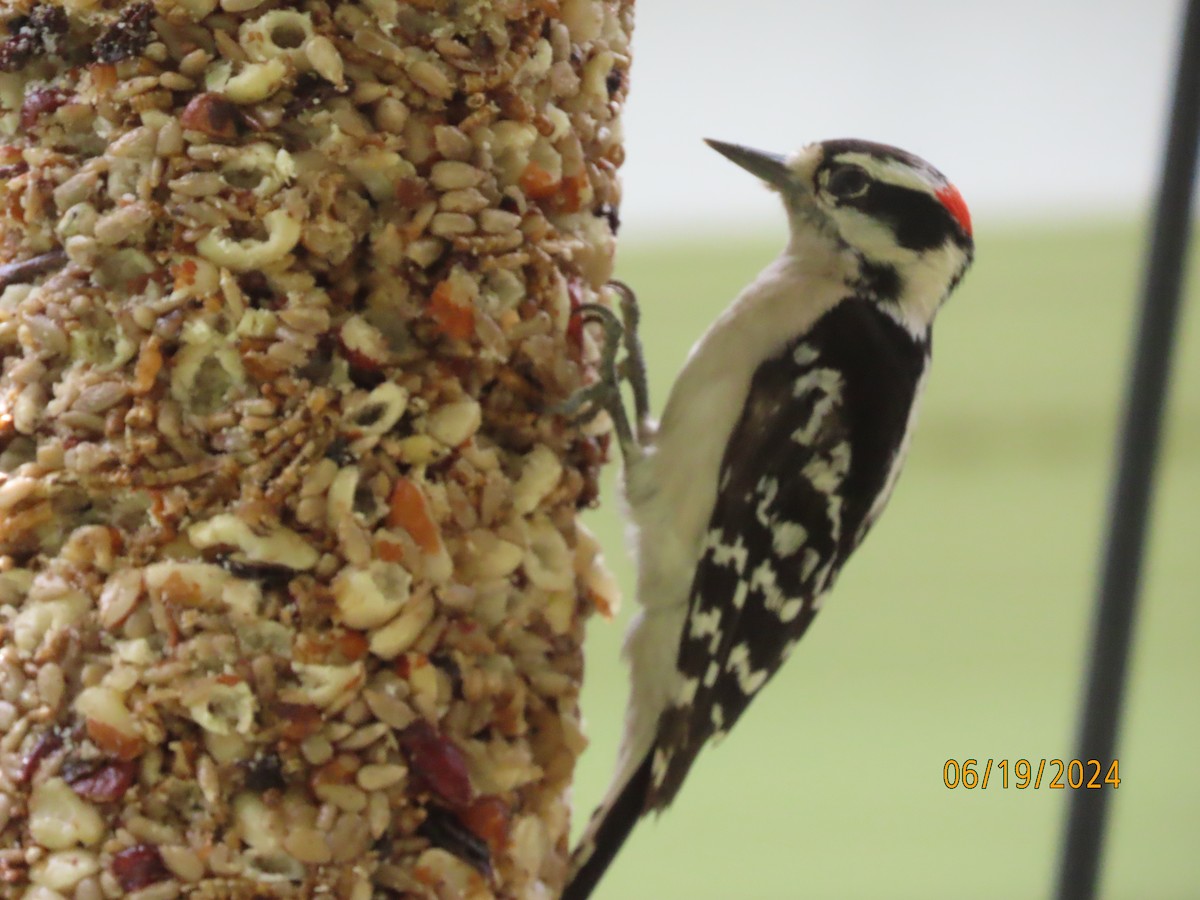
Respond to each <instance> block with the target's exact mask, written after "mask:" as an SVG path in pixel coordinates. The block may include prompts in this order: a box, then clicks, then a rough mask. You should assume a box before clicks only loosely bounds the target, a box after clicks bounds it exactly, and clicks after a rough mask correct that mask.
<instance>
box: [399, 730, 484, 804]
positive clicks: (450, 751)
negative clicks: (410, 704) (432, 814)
mask: <svg viewBox="0 0 1200 900" xmlns="http://www.w3.org/2000/svg"><path fill="white" fill-rule="evenodd" d="M400 746H401V748H402V749H403V750H404V753H405V755H406V756H407V757H408V762H409V765H410V766H412V769H413V772H414V773H415V774H416V775H418V776H420V778H421V779H422V780H423V781H424V782H425V785H426V786H427V787H428V788H429V790H430V791H432V792H433V793H434V794H436V795H437V796H438V797H439V798H440V799H442V800H443V801H445V802H446V803H448V804H449V805H450V806H453V807H456V808H460V807H464V806H466V805H467V804H468V803H470V802H471V797H472V791H471V778H470V775H468V774H467V761H466V758H465V757H464V756H463V754H462V751H461V750H459V749H458V747H456V746H455V745H454V744H453V743H451V742H450V740H449V739H448V738H446V737H445V736H444V735H442V734H440V733H439V732H438V731H437V730H436V729H435V728H434V727H433V726H432V725H430V724H429V723H428V722H426V721H424V720H423V719H422V720H419V721H417V722H414V723H413V724H412V725H410V726H409V727H408V728H406V729H405V730H404V731H403V732H402V733H401V735H400Z"/></svg>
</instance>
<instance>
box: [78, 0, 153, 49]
mask: <svg viewBox="0 0 1200 900" xmlns="http://www.w3.org/2000/svg"><path fill="white" fill-rule="evenodd" d="M153 18H154V6H153V5H152V4H150V3H137V4H134V5H133V6H129V7H126V8H125V10H124V11H123V12H122V13H121V17H120V18H119V19H117V21H115V22H113V24H112V25H110V26H108V30H107V31H105V32H104V34H102V35H100V37H99V38H97V39H96V43H95V44H93V45H92V49H93V51H94V52H95V55H96V62H102V63H115V62H119V61H120V60H122V59H128V58H129V57H131V56H137V55H138V54H139V53H141V52H142V51H143V50H145V49H146V45H147V44H149V43H150V34H151V29H150V21H151V19H153Z"/></svg>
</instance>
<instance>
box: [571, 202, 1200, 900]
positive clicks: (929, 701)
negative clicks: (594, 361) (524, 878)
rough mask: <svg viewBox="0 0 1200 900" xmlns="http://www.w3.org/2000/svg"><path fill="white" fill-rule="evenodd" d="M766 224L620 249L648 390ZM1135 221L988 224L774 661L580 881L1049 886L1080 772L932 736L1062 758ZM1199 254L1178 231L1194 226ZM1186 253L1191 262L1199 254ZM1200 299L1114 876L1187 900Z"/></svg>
mask: <svg viewBox="0 0 1200 900" xmlns="http://www.w3.org/2000/svg"><path fill="white" fill-rule="evenodd" d="M781 243H782V235H781V234H780V235H775V236H765V237H764V236H753V237H743V238H737V239H732V240H731V239H715V238H714V239H707V240H697V241H693V242H689V243H685V244H678V245H664V244H654V243H647V242H645V241H643V242H641V243H634V242H628V241H627V242H626V243H625V244H624V245H623V246H622V248H621V251H620V255H619V264H618V275H619V277H621V278H623V279H625V280H627V281H628V282H629V283H630V284H632V285H633V286H634V288H635V289H636V290H637V291H638V294H639V297H640V301H641V308H642V312H643V337H644V340H645V343H646V349H647V356H648V358H649V365H650V377H651V386H652V395H653V400H654V404H655V408H656V409H660V408H661V404H662V403H663V402H664V401H665V399H666V392H667V389H668V387H669V385H670V381H671V379H672V377H673V376H674V373H675V372H676V371H677V370H678V368H679V366H680V365H681V363H682V361H683V359H684V356H685V355H686V353H687V350H688V348H689V347H690V346H691V344H692V343H693V342H694V341H695V340H696V338H697V337H698V336H699V334H700V332H701V331H702V330H703V328H704V327H705V325H706V324H707V323H708V322H709V321H710V320H711V319H712V318H713V316H714V315H716V313H717V312H718V311H719V310H720V309H722V308H723V307H724V305H725V304H726V303H727V302H728V301H729V299H730V298H731V297H733V296H734V294H736V293H737V291H738V290H739V289H740V288H741V287H742V286H743V285H745V284H746V283H747V282H749V281H750V280H751V279H752V278H753V277H754V275H755V273H756V272H757V271H758V270H759V269H760V268H761V267H762V266H763V265H765V264H766V262H767V261H768V260H769V259H770V258H771V257H772V256H773V255H774V254H775V253H776V251H777V249H778V247H779V245H780V244H781ZM1143 244H1144V235H1143V233H1142V231H1141V229H1140V228H1139V227H1136V226H1133V225H1119V224H1087V225H1071V224H1039V225H1036V226H1028V227H1022V226H1017V225H1015V224H1013V225H1007V226H1005V225H999V226H995V227H994V228H993V227H990V226H987V225H982V226H980V227H979V233H978V234H977V253H976V259H977V262H976V264H975V267H974V269H973V270H972V271H971V272H970V273H969V274H968V276H967V278H966V280H965V281H964V283H963V285H962V286H961V288H960V289H959V291H958V292H957V293H956V294H955V295H954V297H953V298H952V299H951V301H950V302H949V303H948V305H947V307H946V308H945V309H944V310H943V312H942V313H941V316H940V318H939V321H938V325H937V329H936V331H937V334H936V339H935V342H934V360H935V362H934V366H933V373H932V377H931V379H930V383H929V388H928V392H927V394H926V398H925V403H924V407H923V410H922V416H921V421H920V423H919V426H918V430H917V435H916V438H915V441H914V443H913V447H912V452H911V455H910V457H909V463H908V466H907V469H906V472H905V474H904V476H903V477H902V478H901V479H900V483H899V486H898V488H897V490H896V493H895V495H894V497H893V499H892V502H891V505H890V508H889V510H888V512H887V514H886V515H884V516H883V518H882V519H881V521H880V523H879V524H878V525H877V526H876V528H875V529H874V531H873V532H872V533H871V536H870V538H869V539H868V540H867V542H866V543H865V545H864V546H863V547H862V548H861V549H860V550H859V551H858V553H857V554H856V555H855V557H854V559H853V560H852V561H851V562H850V563H849V565H848V566H847V568H846V570H845V571H844V573H843V575H842V577H841V578H840V580H839V581H838V584H837V588H836V590H835V591H834V592H833V594H832V596H831V597H830V599H829V600H828V601H827V603H826V604H825V606H824V607H823V610H822V612H821V615H820V616H819V617H818V619H817V621H816V623H815V624H814V625H813V628H812V629H811V630H810V632H809V633H808V634H807V635H806V636H805V638H804V640H803V642H802V643H801V645H800V646H799V647H798V648H797V650H796V653H795V654H794V655H793V657H792V658H791V660H790V661H789V663H788V665H787V666H785V667H784V669H783V670H782V672H781V673H780V674H779V675H778V676H777V677H776V678H775V679H774V680H773V681H772V682H771V684H770V685H769V686H768V687H767V688H766V690H765V691H764V693H763V694H762V695H761V696H760V697H759V698H758V699H757V700H756V701H755V703H754V705H753V706H752V707H751V708H750V710H749V712H748V713H747V714H746V716H745V717H744V718H743V719H742V720H741V722H740V723H739V725H738V728H737V729H736V730H735V731H734V732H733V734H732V735H731V736H730V737H729V738H728V739H727V740H726V741H725V742H724V743H723V744H721V745H720V746H719V747H717V748H715V749H712V748H710V749H708V750H706V751H705V752H704V753H703V754H702V755H701V756H700V759H699V761H698V763H697V765H696V767H695V768H694V769H693V771H692V774H691V776H690V778H689V781H688V782H687V784H686V786H685V788H684V790H683V792H682V794H681V796H680V799H679V800H678V801H677V802H676V804H675V805H674V806H673V807H672V808H671V809H670V810H668V812H667V813H666V814H665V815H664V816H662V817H661V818H660V819H658V820H657V821H644V822H643V823H642V824H641V825H639V827H638V828H637V829H636V831H635V832H634V834H633V837H632V838H631V840H630V842H629V843H628V844H627V845H626V848H625V850H624V851H623V852H622V854H621V855H620V856H619V857H618V860H617V862H616V864H615V865H614V866H613V868H612V869H611V870H610V872H609V873H608V875H607V876H606V878H605V880H604V881H603V882H602V883H601V887H600V889H599V890H598V892H597V894H596V896H597V898H598V900H605V898H607V900H618V898H627V900H641V898H647V900H650V898H658V900H671V898H764V900H767V898H770V900H774V898H799V897H805V898H908V897H912V898H925V900H928V898H1024V897H1045V896H1048V895H1049V893H1050V890H1051V885H1052V884H1053V880H1054V876H1055V866H1056V860H1057V854H1058V849H1059V842H1060V837H1061V828H1062V824H1063V818H1064V815H1065V810H1066V805H1065V803H1066V800H1067V796H1066V795H1067V793H1068V791H1057V790H1055V791H1052V790H1049V789H1047V788H1046V787H1045V786H1043V787H1042V788H1041V789H1040V790H1033V789H1032V788H1030V789H1027V790H1024V791H1018V790H1016V789H1015V788H1014V787H1010V788H1009V789H1008V790H1005V789H1003V788H1002V787H1001V786H1000V785H999V784H998V783H997V781H996V780H995V779H996V777H997V774H998V773H997V772H996V771H993V776H992V777H993V781H992V783H991V784H989V787H988V788H987V790H986V791H985V790H980V789H978V788H976V789H975V790H971V791H968V790H965V789H962V788H959V789H956V790H947V789H946V787H945V786H944V785H943V782H942V773H943V765H944V764H945V762H946V760H947V759H949V758H954V759H957V760H960V761H961V760H963V759H966V758H968V757H975V758H978V759H979V760H980V761H981V764H982V763H983V761H985V760H986V759H988V758H992V759H995V760H1000V759H1009V760H1016V759H1019V758H1026V759H1030V760H1032V761H1033V762H1034V765H1035V766H1036V763H1037V761H1038V760H1040V759H1042V758H1047V759H1049V758H1062V759H1064V760H1067V759H1070V757H1071V756H1072V754H1073V752H1074V743H1075V731H1076V726H1077V707H1078V703H1079V694H1080V686H1081V681H1082V671H1083V662H1084V652H1085V647H1086V644H1087V640H1088V637H1089V633H1090V627H1091V603H1092V594H1093V590H1094V583H1095V573H1096V568H1097V553H1098V550H1097V547H1098V543H1099V540H1100V537H1101V534H1102V523H1103V516H1104V511H1105V502H1106V495H1107V491H1108V482H1109V476H1110V469H1111V456H1112V449H1111V448H1112V441H1113V438H1114V432H1115V426H1116V420H1117V414H1118V409H1119V406H1120V397H1121V392H1122V387H1123V379H1124V373H1125V368H1126V362H1127V357H1128V352H1129V346H1130V340H1131V338H1130V335H1131V331H1132V327H1133V323H1134V318H1133V316H1134V306H1133V302H1134V297H1135V295H1136V292H1137V286H1138V280H1139V273H1140V264H1141V257H1142V252H1143V249H1144V247H1143ZM1193 249H1195V247H1194V248H1193ZM1193 255H1195V254H1194V253H1193ZM1198 300H1200V292H1198V291H1197V290H1196V289H1195V288H1192V289H1191V290H1190V291H1189V295H1188V300H1187V306H1186V307H1185V310H1184V318H1183V323H1182V330H1181V334H1180V342H1179V346H1178V355H1177V365H1176V370H1175V379H1174V383H1173V389H1172V394H1171V403H1170V414H1169V426H1168V431H1167V436H1166V446H1165V456H1164V459H1163V465H1162V467H1161V468H1160V471H1159V481H1158V490H1157V495H1156V502H1155V509H1154V517H1153V530H1152V533H1151V549H1150V554H1149V558H1148V561H1147V569H1146V578H1145V582H1144V587H1145V590H1144V593H1143V597H1142V604H1141V610H1140V617H1139V632H1138V636H1137V641H1136V645H1135V651H1134V656H1133V661H1132V665H1133V668H1132V682H1131V684H1130V689H1129V693H1128V694H1127V701H1126V716H1125V727H1124V731H1123V734H1122V738H1121V743H1120V750H1119V759H1120V776H1121V779H1122V781H1121V785H1120V788H1119V789H1118V790H1117V791H1116V792H1115V793H1113V794H1112V795H1111V797H1110V800H1111V806H1110V809H1111V812H1112V818H1111V820H1110V829H1109V832H1108V842H1107V846H1106V864H1105V869H1104V874H1103V890H1102V896H1104V897H1106V898H1118V897H1120V898H1161V900H1168V898H1185V897H1200V784H1198V780H1197V776H1196V771H1197V770H1196V766H1195V756H1196V749H1197V746H1198V745H1200V714H1198V713H1200V704H1198V703H1197V699H1198V696H1197V695H1198V693H1200V692H1198V690H1197V689H1198V688H1200V677H1198V676H1200V654H1198V649H1197V648H1198V647H1200V603H1198V602H1197V601H1198V600H1200V588H1198V585H1200V539H1198V531H1200V529H1198V526H1200V519H1198V516H1197V512H1196V510H1197V507H1198V506H1200V309H1198V306H1200V304H1198V303H1197V301H1198ZM615 469H616V466H615V465H614V466H612V467H610V470H609V472H608V475H607V481H606V485H605V493H604V495H603V501H602V504H601V506H600V508H599V509H597V510H595V511H593V512H591V513H589V514H588V515H587V517H586V521H587V523H588V524H589V526H590V527H591V528H592V529H593V530H594V531H595V532H596V533H597V536H598V537H599V539H600V541H601V543H602V544H603V545H604V547H605V548H606V550H607V555H608V560H609V563H610V565H611V567H612V569H613V570H614V572H615V573H616V574H617V576H618V578H619V581H620V583H621V586H622V589H623V592H624V595H625V600H624V609H623V611H622V614H621V616H620V617H619V619H618V620H617V621H616V622H609V621H606V620H603V619H601V618H599V617H597V618H595V619H593V620H592V622H591V623H590V625H589V635H588V642H587V675H586V679H585V685H584V692H583V708H584V714H585V717H586V720H587V727H588V733H589V735H590V738H591V741H592V744H591V746H590V748H589V749H588V751H587V752H586V753H585V754H584V756H583V757H582V759H581V761H580V764H579V769H578V776H577V780H576V786H575V808H576V821H575V831H576V833H578V831H579V830H580V829H581V828H582V826H583V824H584V822H585V821H586V818H587V816H588V814H589V812H590V810H591V808H592V806H593V805H594V803H595V802H596V800H597V799H598V798H599V797H600V796H601V794H602V793H603V790H604V787H605V785H606V783H607V779H608V777H609V774H610V772H611V768H612V765H613V760H614V757H615V752H616V744H617V740H618V737H619V732H620V724H621V716H622V709H623V707H624V705H625V702H626V692H627V678H626V672H625V668H624V665H623V664H622V663H621V662H620V661H619V648H620V643H621V636H622V634H623V632H624V627H625V623H626V622H627V621H628V618H629V613H630V611H631V609H632V607H633V599H632V586H633V575H632V569H631V565H630V561H629V557H628V554H627V553H626V550H625V546H624V541H623V537H622V525H621V523H620V521H619V518H618V507H617V504H616V502H615V494H614V489H613V476H614V474H615Z"/></svg>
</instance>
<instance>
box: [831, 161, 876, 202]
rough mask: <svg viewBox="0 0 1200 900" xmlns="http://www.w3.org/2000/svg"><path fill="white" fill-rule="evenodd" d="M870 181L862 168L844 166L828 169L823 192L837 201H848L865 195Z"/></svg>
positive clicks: (850, 165)
mask: <svg viewBox="0 0 1200 900" xmlns="http://www.w3.org/2000/svg"><path fill="white" fill-rule="evenodd" d="M870 181H871V179H870V177H869V176H868V175H867V172H866V170H865V169H863V167H862V166H856V165H852V164H846V165H843V166H837V167H836V168H833V169H830V171H829V176H828V177H827V178H826V179H825V190H827V191H829V193H830V194H832V195H833V196H834V197H836V198H837V199H839V200H850V199H853V198H854V197H860V196H862V195H863V194H865V193H866V192H867V186H868V185H869V184H870Z"/></svg>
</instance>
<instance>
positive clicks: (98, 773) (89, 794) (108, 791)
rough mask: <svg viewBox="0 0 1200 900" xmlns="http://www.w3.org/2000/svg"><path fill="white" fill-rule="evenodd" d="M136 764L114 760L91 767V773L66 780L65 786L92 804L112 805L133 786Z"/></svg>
mask: <svg viewBox="0 0 1200 900" xmlns="http://www.w3.org/2000/svg"><path fill="white" fill-rule="evenodd" d="M136 772H137V764H136V763H134V762H132V761H126V760H114V761H113V762H108V763H103V764H101V765H100V766H96V767H92V769H91V771H88V772H86V773H82V774H79V775H77V776H75V777H73V778H68V779H67V784H69V785H70V786H71V790H73V791H74V792H75V793H76V794H78V795H79V796H80V797H83V799H85V800H91V801H93V802H94V803H112V802H114V801H116V800H120V799H121V798H122V797H124V796H125V792H126V791H127V790H129V787H130V785H132V784H133V776H134V774H135V773H136Z"/></svg>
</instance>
